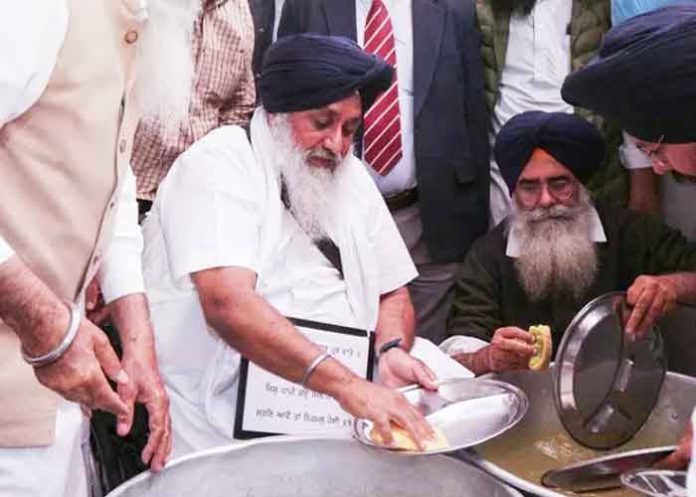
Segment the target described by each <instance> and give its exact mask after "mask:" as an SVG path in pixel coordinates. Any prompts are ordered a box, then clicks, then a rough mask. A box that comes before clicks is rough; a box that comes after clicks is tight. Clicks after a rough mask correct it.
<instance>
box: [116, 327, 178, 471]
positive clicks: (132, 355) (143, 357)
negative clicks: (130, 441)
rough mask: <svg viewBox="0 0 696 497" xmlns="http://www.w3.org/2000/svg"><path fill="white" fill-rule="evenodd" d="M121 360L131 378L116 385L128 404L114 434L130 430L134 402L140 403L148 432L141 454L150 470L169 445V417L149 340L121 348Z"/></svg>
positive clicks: (160, 463)
mask: <svg viewBox="0 0 696 497" xmlns="http://www.w3.org/2000/svg"><path fill="white" fill-rule="evenodd" d="M122 364H123V369H124V370H125V371H126V373H127V374H128V376H129V378H130V379H131V381H130V382H128V383H126V384H121V385H119V386H118V393H119V395H120V396H121V398H122V399H123V400H124V401H125V403H126V405H127V406H128V415H127V416H124V417H120V418H119V419H118V424H117V431H118V434H119V435H121V436H125V435H126V434H128V432H130V429H131V426H132V423H133V411H134V404H135V402H139V403H141V404H144V405H145V408H146V409H147V412H148V414H149V428H150V436H149V438H148V441H147V445H146V446H145V448H144V449H143V452H142V454H141V457H142V460H143V463H145V464H148V463H149V464H150V467H151V469H152V470H153V471H160V470H161V469H162V468H163V467H164V464H165V462H166V460H167V456H168V455H169V453H170V452H171V449H172V439H171V419H170V417H169V398H168V396H167V393H166V391H165V389H164V385H163V384H162V380H161V379H160V375H159V370H158V369H157V362H156V358H155V349H154V345H153V344H152V341H150V342H149V343H135V342H131V344H130V345H129V346H127V347H125V348H124V350H123V361H122Z"/></svg>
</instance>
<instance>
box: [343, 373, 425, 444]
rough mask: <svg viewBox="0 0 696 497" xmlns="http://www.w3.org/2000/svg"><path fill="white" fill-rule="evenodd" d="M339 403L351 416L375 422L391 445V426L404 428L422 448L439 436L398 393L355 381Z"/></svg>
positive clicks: (357, 379) (344, 392)
mask: <svg viewBox="0 0 696 497" xmlns="http://www.w3.org/2000/svg"><path fill="white" fill-rule="evenodd" d="M337 400H338V402H339V403H340V404H341V407H342V408H343V409H344V410H345V411H347V412H348V413H350V414H351V415H353V416H355V417H356V418H364V419H369V420H370V421H372V422H373V423H374V424H375V428H377V431H379V433H380V435H381V436H382V439H383V440H384V442H385V444H387V445H389V444H391V443H392V442H393V437H392V434H391V426H390V423H393V424H397V425H399V426H401V427H403V428H404V429H405V430H406V431H407V432H408V433H409V434H410V435H411V437H412V438H413V440H414V441H415V442H416V445H417V446H418V447H419V448H420V449H423V448H424V443H425V442H426V441H428V440H432V439H433V437H434V435H435V434H434V432H433V429H432V428H431V427H430V425H429V424H428V422H427V421H426V420H425V418H424V417H423V415H422V414H421V412H420V411H418V409H416V408H415V407H414V406H413V405H411V404H410V403H409V402H408V401H407V400H406V397H404V396H403V394H401V393H400V392H398V391H396V390H392V389H390V388H387V387H384V386H382V385H376V384H374V383H370V382H369V381H366V380H362V379H360V378H353V379H352V380H351V382H350V384H349V385H348V386H347V387H346V388H345V389H344V391H343V393H342V394H341V395H340V396H339V397H338V398H337Z"/></svg>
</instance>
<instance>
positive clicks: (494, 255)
mask: <svg viewBox="0 0 696 497" xmlns="http://www.w3.org/2000/svg"><path fill="white" fill-rule="evenodd" d="M597 211H598V213H599V216H600V219H601V220H602V225H603V227H604V232H605V234H606V236H607V242H606V243H601V244H598V245H597V250H598V256H599V269H598V271H597V276H596V278H595V281H594V283H593V284H592V285H591V287H590V288H589V289H588V290H587V292H586V294H585V295H584V296H583V297H582V298H581V299H580V301H579V302H575V301H572V300H571V298H558V297H555V298H549V299H545V300H542V301H540V302H530V301H529V299H527V296H526V294H525V293H524V290H523V289H522V286H521V285H520V283H519V280H518V278H517V270H516V269H515V265H514V259H512V258H510V257H507V256H506V255H505V249H506V246H507V236H506V234H505V223H501V224H500V225H499V226H498V227H496V228H495V229H494V230H493V231H491V232H490V233H488V234H487V235H486V236H484V237H483V238H480V239H479V240H478V241H477V242H476V243H475V244H474V245H473V246H472V248H471V250H470V251H469V253H468V254H467V256H466V258H465V260H464V262H463V263H462V264H461V266H460V269H459V273H458V275H457V281H456V287H455V288H456V290H455V297H454V302H453V304H452V309H451V311H450V315H449V319H448V322H447V334H448V335H468V336H474V337H476V338H481V339H483V340H487V341H490V339H491V337H492V335H493V333H494V332H495V330H496V329H498V328H500V327H502V326H517V327H520V328H522V329H526V328H528V327H529V326H531V325H536V324H548V325H549V326H551V330H552V334H553V340H554V343H556V344H557V343H560V339H561V337H562V335H563V333H564V331H565V329H566V328H567V327H568V324H570V321H571V320H572V318H573V317H574V316H575V314H576V313H577V312H578V311H579V310H580V309H581V308H582V306H583V305H584V304H586V303H587V302H589V301H590V300H592V299H594V298H595V297H598V296H600V295H602V294H604V293H607V292H611V291H625V290H627V289H628V288H629V286H630V285H631V284H632V283H633V281H634V280H635V279H636V278H637V277H638V276H640V275H641V274H665V273H673V272H681V271H694V270H696V245H693V244H689V242H688V241H687V240H686V239H685V238H684V237H683V236H682V235H681V233H680V232H679V231H677V230H674V229H672V228H669V227H667V226H666V225H665V224H664V223H662V222H661V221H660V220H659V219H657V218H655V217H651V216H646V215H643V214H638V213H636V212H633V211H629V210H627V209H622V208H619V207H616V206H613V205H607V204H601V203H597Z"/></svg>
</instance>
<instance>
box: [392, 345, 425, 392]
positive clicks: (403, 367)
mask: <svg viewBox="0 0 696 497" xmlns="http://www.w3.org/2000/svg"><path fill="white" fill-rule="evenodd" d="M379 382H380V383H381V384H382V385H384V386H386V387H389V388H398V387H403V386H405V385H411V384H413V383H416V384H418V385H421V386H423V387H424V388H427V389H428V390H437V383H436V377H435V373H433V372H432V371H431V370H430V368H429V367H428V366H426V365H425V363H424V362H423V361H421V360H419V359H416V358H415V357H413V356H412V355H411V354H409V353H408V352H406V351H405V350H403V349H400V348H398V347H395V348H393V349H390V350H388V351H387V352H385V353H384V354H382V355H381V356H380V358H379Z"/></svg>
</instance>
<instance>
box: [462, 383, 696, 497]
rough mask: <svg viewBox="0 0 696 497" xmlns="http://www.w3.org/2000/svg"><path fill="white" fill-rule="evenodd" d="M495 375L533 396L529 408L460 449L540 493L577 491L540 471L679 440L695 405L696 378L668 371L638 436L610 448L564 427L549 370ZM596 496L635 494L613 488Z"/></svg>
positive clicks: (499, 474) (505, 477) (555, 495)
mask: <svg viewBox="0 0 696 497" xmlns="http://www.w3.org/2000/svg"><path fill="white" fill-rule="evenodd" d="M494 378H496V379H499V380H502V381H506V382H509V383H511V384H513V385H516V386H517V387H519V388H521V389H522V390H523V391H524V392H525V393H526V394H527V396H528V397H529V412H528V413H527V415H526V416H525V417H524V419H522V421H521V422H520V423H518V424H517V425H516V426H515V427H513V428H512V429H510V430H509V431H507V432H505V433H503V434H502V435H500V436H499V437H496V438H494V439H492V440H490V441H488V442H486V443H484V444H481V445H478V446H476V447H475V448H474V449H470V450H467V451H461V452H459V453H458V454H459V456H460V457H462V458H464V459H466V460H469V461H473V462H474V463H475V464H477V465H478V466H479V467H481V468H483V469H485V470H486V471H488V472H490V473H491V474H493V475H494V476H496V477H498V478H500V479H502V480H504V481H505V482H507V483H510V484H511V485H513V486H515V487H517V488H520V489H522V490H524V491H527V492H530V493H532V494H534V495H538V496H542V497H559V496H563V495H575V494H572V493H562V492H559V491H557V490H552V489H549V488H546V487H544V486H542V484H541V476H542V475H543V474H544V473H545V472H546V471H549V470H551V469H556V468H558V467H561V466H565V465H567V464H570V463H573V462H580V461H584V460H589V459H592V458H595V457H599V456H602V455H606V454H611V453H616V452H621V451H627V450H636V449H644V448H648V447H657V446H661V445H672V444H676V443H677V442H678V440H679V437H680V435H681V434H682V433H683V432H684V429H685V428H686V426H687V423H688V422H689V420H690V417H691V412H692V411H693V408H694V405H696V378H693V377H690V376H684V375H680V374H676V373H667V376H666V377H665V381H664V383H663V385H662V390H661V392H660V396H659V398H658V401H657V405H656V406H655V408H654V409H653V411H652V413H651V414H650V417H649V418H648V420H647V422H646V423H645V425H644V426H643V428H642V429H641V430H640V431H639V432H638V433H637V434H636V436H635V437H634V438H633V439H631V440H630V441H629V442H628V443H626V444H624V445H622V446H620V447H617V448H615V449H612V450H610V451H596V450H591V449H587V448H585V447H582V446H581V445H580V444H578V443H577V442H575V441H574V440H573V439H572V438H571V437H570V436H568V435H567V433H566V432H565V430H564V428H563V425H562V424H561V421H560V419H559V417H558V414H557V412H556V409H555V408H554V402H553V393H552V392H553V381H552V377H551V372H550V371H546V372H533V371H519V372H511V373H505V374H501V375H497V376H494ZM584 495H587V494H584ZM597 495H601V496H602V497H614V496H624V495H631V496H634V495H635V494H634V493H630V492H629V491H627V490H609V491H606V492H602V493H601V494H597Z"/></svg>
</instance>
